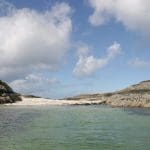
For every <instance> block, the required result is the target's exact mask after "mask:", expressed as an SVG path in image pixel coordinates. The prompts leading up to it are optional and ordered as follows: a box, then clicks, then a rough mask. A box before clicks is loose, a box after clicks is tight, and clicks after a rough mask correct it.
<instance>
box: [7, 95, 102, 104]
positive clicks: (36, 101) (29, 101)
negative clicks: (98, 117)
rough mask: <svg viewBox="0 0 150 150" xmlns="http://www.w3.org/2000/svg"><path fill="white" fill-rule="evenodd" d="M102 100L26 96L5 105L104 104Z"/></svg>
mask: <svg viewBox="0 0 150 150" xmlns="http://www.w3.org/2000/svg"><path fill="white" fill-rule="evenodd" d="M102 103H103V102H102V101H101V100H96V101H89V100H80V101H76V100H52V99H44V98H26V97H22V101H18V102H16V103H11V104H10V103H8V104H5V105H14V106H34V105H94V104H102Z"/></svg>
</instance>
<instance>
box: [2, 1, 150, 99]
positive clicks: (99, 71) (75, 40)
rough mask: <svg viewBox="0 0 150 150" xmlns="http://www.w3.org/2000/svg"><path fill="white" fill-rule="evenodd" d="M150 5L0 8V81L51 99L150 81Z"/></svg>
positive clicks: (20, 4)
mask: <svg viewBox="0 0 150 150" xmlns="http://www.w3.org/2000/svg"><path fill="white" fill-rule="evenodd" d="M149 41H150V1H149V0H132V1H131V0H80V1H77V0H0V79H1V80H4V81H6V82H8V83H9V85H10V86H11V87H12V88H13V89H14V90H15V91H17V92H19V93H23V94H33V95H38V96H43V97H48V98H56V99H57V98H64V97H68V96H74V95H78V94H84V93H101V92H112V91H115V90H120V89H122V88H125V87H128V86H130V85H132V84H136V83H138V82H140V81H143V80H148V79H150V78H149V77H150V59H149V58H150V42H149Z"/></svg>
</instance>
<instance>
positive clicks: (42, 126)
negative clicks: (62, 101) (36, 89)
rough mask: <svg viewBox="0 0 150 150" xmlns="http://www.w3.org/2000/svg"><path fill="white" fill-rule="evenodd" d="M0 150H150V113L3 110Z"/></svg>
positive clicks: (96, 109)
mask: <svg viewBox="0 0 150 150" xmlns="http://www.w3.org/2000/svg"><path fill="white" fill-rule="evenodd" d="M0 150H150V110H148V109H129V108H126V109H123V108H111V107H106V106H57V107H52V106H36V107H20V108H19V107H14V106H7V107H4V106H2V107H0Z"/></svg>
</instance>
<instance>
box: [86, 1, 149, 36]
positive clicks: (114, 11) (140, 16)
mask: <svg viewBox="0 0 150 150" xmlns="http://www.w3.org/2000/svg"><path fill="white" fill-rule="evenodd" d="M88 2H89V4H90V6H91V7H92V8H93V9H94V13H93V14H92V15H91V16H90V17H89V21H90V23H91V24H92V25H94V26H100V25H103V24H105V23H107V22H108V21H109V20H110V19H115V20H116V21H117V22H121V23H122V24H123V25H124V26H125V27H126V28H127V29H130V30H133V31H138V32H141V33H142V34H150V26H149V24H150V1H149V0H88Z"/></svg>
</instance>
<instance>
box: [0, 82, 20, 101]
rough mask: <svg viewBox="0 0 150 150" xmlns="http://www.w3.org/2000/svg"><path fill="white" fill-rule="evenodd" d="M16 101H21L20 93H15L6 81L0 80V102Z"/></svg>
mask: <svg viewBox="0 0 150 150" xmlns="http://www.w3.org/2000/svg"><path fill="white" fill-rule="evenodd" d="M16 101H21V97H20V95H19V94H17V93H15V92H14V91H13V90H12V88H11V87H10V86H9V85H8V84H7V83H5V82H3V81H1V80H0V104H4V103H14V102H16Z"/></svg>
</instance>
